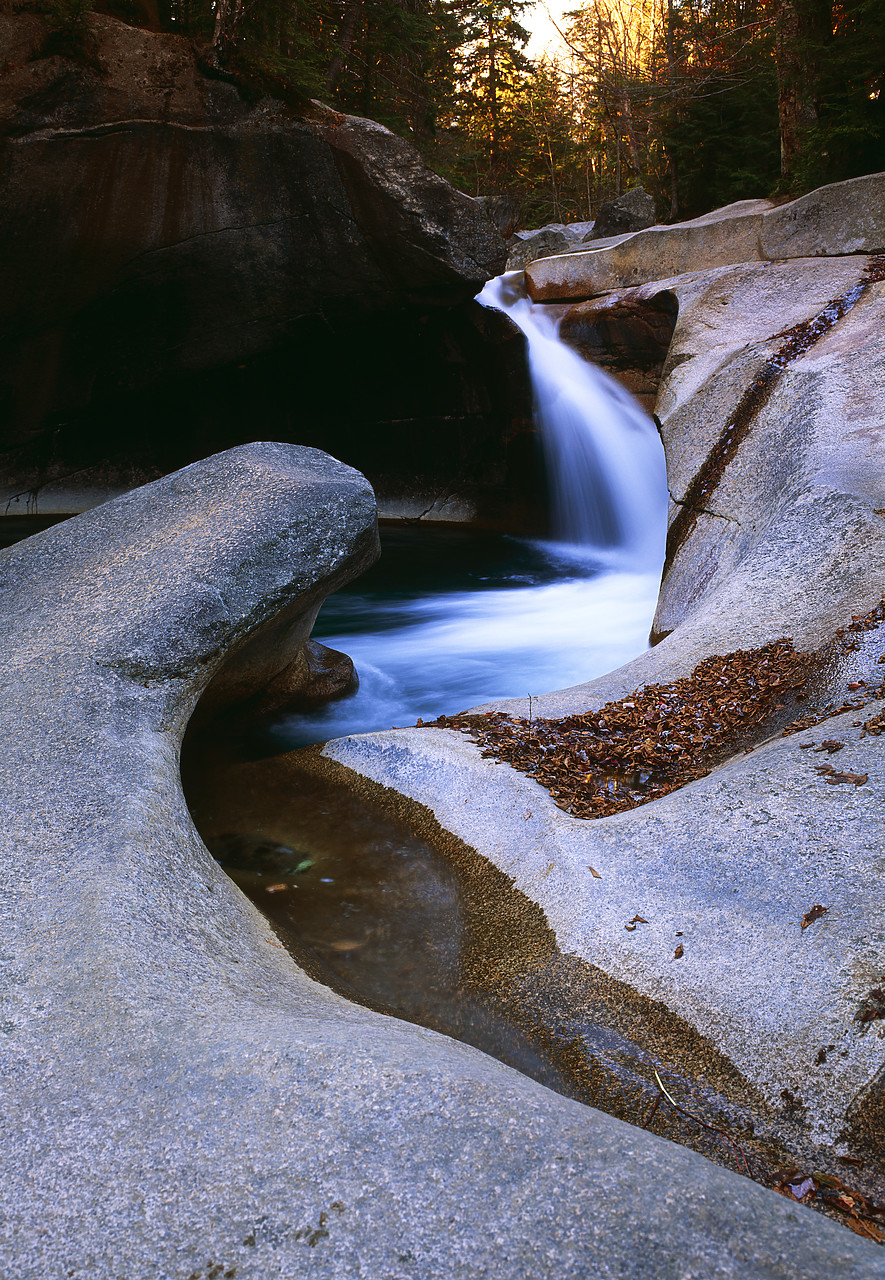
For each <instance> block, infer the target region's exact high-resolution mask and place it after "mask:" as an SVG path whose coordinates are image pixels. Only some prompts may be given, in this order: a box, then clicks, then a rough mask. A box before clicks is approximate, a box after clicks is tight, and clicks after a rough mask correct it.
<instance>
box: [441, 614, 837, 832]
mask: <svg viewBox="0 0 885 1280" xmlns="http://www.w3.org/2000/svg"><path fill="white" fill-rule="evenodd" d="M814 661H815V659H814V658H813V656H812V655H810V654H807V653H800V652H797V651H796V649H795V648H794V647H793V643H792V641H791V640H789V639H786V638H784V639H781V640H774V641H772V642H771V643H770V644H767V645H765V646H764V647H763V648H761V649H748V650H737V651H736V652H734V653H729V654H725V655H716V656H713V657H710V658H706V659H704V661H703V662H701V663H699V664H698V666H697V667H695V669H694V671H693V672H692V674H691V676H688V677H685V678H683V679H681V680H675V681H673V682H672V683H671V684H661V685H647V686H646V687H645V688H643V689H639V690H637V691H635V692H634V693H632V694H630V696H629V697H627V698H622V699H620V700H619V701H618V702H608V703H606V705H605V706H604V707H602V708H600V710H598V711H593V712H588V713H587V714H585V715H580V716H566V717H565V718H563V719H561V720H512V719H511V718H510V717H508V716H505V715H503V714H502V713H501V712H489V713H487V714H486V715H484V716H448V717H447V716H440V718H439V719H438V720H437V721H436V722H435V723H436V724H437V725H439V726H441V727H444V728H451V729H456V730H460V731H461V732H462V733H469V734H470V736H471V737H472V738H473V739H474V740H475V741H476V742H478V743H479V744H480V746H481V747H482V748H483V752H482V754H483V755H484V756H488V757H493V758H495V759H497V760H506V761H507V763H508V764H510V765H512V766H513V768H515V769H519V770H520V771H521V772H523V773H527V774H529V776H530V777H533V778H535V779H536V780H537V781H538V782H540V783H541V785H542V786H544V787H546V788H547V790H548V791H549V792H550V794H551V795H552V797H553V799H554V800H555V802H556V804H557V805H558V806H559V808H560V809H564V810H565V811H566V812H567V813H570V814H572V815H573V816H574V817H576V818H601V817H605V816H606V815H608V814H612V813H622V812H624V811H626V810H628V809H634V808H636V806H637V805H641V804H646V803H648V801H649V800H655V799H657V798H658V797H659V796H664V795H667V794H668V793H669V792H671V791H675V790H677V789H678V788H679V787H682V786H684V785H685V784H686V783H687V782H691V781H692V780H693V779H695V778H701V777H703V776H704V775H705V774H707V773H709V771H710V769H711V768H712V767H713V765H714V764H716V763H717V761H718V760H721V759H723V758H725V757H726V756H727V755H728V754H729V752H730V751H731V750H734V749H735V746H736V743H737V742H738V741H739V740H740V739H742V738H743V739H745V738H746V736H747V733H748V731H749V730H751V729H753V728H754V727H756V726H757V725H759V724H761V723H762V722H763V721H764V720H765V719H766V717H767V716H768V715H770V713H771V712H773V711H775V710H779V709H780V708H781V707H782V705H783V701H782V700H783V699H784V698H785V697H786V696H787V694H788V693H797V692H798V691H800V690H801V689H802V687H803V686H804V684H805V682H806V680H807V678H808V675H809V674H810V672H811V669H812V666H813V663H814Z"/></svg>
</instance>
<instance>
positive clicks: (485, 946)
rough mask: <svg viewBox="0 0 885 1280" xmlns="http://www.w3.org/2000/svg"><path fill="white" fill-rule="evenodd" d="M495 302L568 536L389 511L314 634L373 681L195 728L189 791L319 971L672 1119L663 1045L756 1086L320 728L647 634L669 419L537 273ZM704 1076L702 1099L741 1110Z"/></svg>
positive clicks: (522, 686)
mask: <svg viewBox="0 0 885 1280" xmlns="http://www.w3.org/2000/svg"><path fill="white" fill-rule="evenodd" d="M481 301H483V302H485V303H487V304H488V305H494V306H498V307H499V308H500V309H502V310H506V311H507V312H508V314H510V315H511V318H512V319H513V320H514V322H515V323H517V324H519V325H520V327H521V328H522V329H523V331H524V332H525V333H526V337H527V339H528V345H529V359H530V363H531V366H532V373H533V385H534V387H535V396H536V415H537V420H538V423H539V426H540V427H541V429H542V432H543V435H544V439H545V449H546V451H547V458H548V462H547V471H548V475H549V477H550V481H551V508H552V519H553V526H554V528H555V530H556V534H557V536H556V539H555V540H551V541H546V542H544V541H533V540H528V539H524V538H520V537H519V536H512V537H493V536H490V535H483V534H477V533H475V532H470V531H465V530H460V529H457V528H439V527H436V528H434V527H423V526H421V525H420V524H418V525H413V526H410V527H402V526H399V527H387V528H385V529H383V530H382V548H383V550H382V557H381V560H380V561H379V563H378V564H377V565H376V566H375V567H374V568H373V569H371V570H370V571H369V572H368V573H367V574H365V575H364V576H363V577H361V578H360V579H358V580H357V581H356V582H354V583H352V584H351V585H350V586H349V587H347V588H346V589H344V590H342V591H340V592H338V593H337V594H336V595H335V596H333V597H331V598H330V599H329V600H328V601H327V602H326V604H325V605H324V607H323V610H322V611H321V614H320V617H319V619H318V622H317V625H316V627H315V629H314V633H313V634H314V637H315V638H317V639H320V640H322V641H323V643H325V644H327V645H329V646H330V647H332V648H337V649H341V650H343V651H344V652H346V653H347V654H349V655H350V656H351V657H352V658H353V660H354V663H355V665H356V668H357V671H358V673H359V679H360V686H359V691H358V692H357V693H356V694H354V695H352V696H350V697H346V698H343V699H340V700H339V701H336V702H332V703H329V704H327V705H326V706H325V707H323V708H321V709H320V710H318V711H316V712H313V713H311V714H309V715H298V716H291V715H290V716H284V717H278V718H277V719H276V720H274V721H272V722H271V723H269V724H268V723H265V724H262V725H259V726H251V727H250V729H249V731H248V732H245V733H243V732H241V733H240V734H239V736H237V737H233V736H229V737H228V738H227V739H225V738H224V736H223V735H221V734H219V733H218V732H216V731H212V733H211V735H210V737H208V738H205V739H204V740H203V741H202V742H198V741H194V742H188V743H186V749H185V752H184V757H183V775H184V778H185V785H186V789H187V794H188V798H189V802H190V804H191V807H192V811H193V813H194V818H195V821H196V822H197V825H198V827H199V830H200V832H201V834H202V835H203V838H204V840H205V841H206V844H207V846H208V847H209V849H210V850H211V851H212V853H214V854H215V856H216V857H217V858H218V859H219V861H220V862H221V863H222V865H223V866H224V867H225V868H226V870H227V871H228V873H229V874H230V876H231V877H232V878H233V879H234V880H235V882H236V883H237V884H238V885H239V886H240V887H241V888H242V889H243V890H244V892H246V893H247V894H248V895H249V896H250V897H251V898H252V900H253V901H254V902H255V903H256V905H258V906H259V907H260V909H261V910H262V911H263V912H264V913H265V915H266V916H267V918H268V919H269V920H270V921H271V922H272V923H273V926H274V928H275V929H276V931H277V933H278V936H279V937H280V938H281V939H282V940H283V941H284V942H285V943H286V945H287V946H288V947H289V948H290V950H291V951H292V953H293V954H294V955H295V957H296V958H297V959H298V961H299V963H301V964H302V966H303V967H304V968H305V969H306V970H307V971H308V972H309V973H311V974H312V976H314V977H316V978H317V979H318V980H320V981H322V982H325V983H326V984H327V985H329V986H331V987H332V988H333V989H335V990H337V991H339V992H340V993H341V994H343V995H346V996H348V997H350V998H351V999H354V1000H357V1001H359V1002H361V1003H363V1004H366V1005H368V1006H369V1007H371V1008H374V1009H376V1010H378V1011H379V1012H383V1013H387V1014H392V1015H394V1016H397V1017H401V1018H405V1019H408V1020H410V1021H414V1022H418V1023H421V1024H422V1025H424V1026H427V1027H430V1028H432V1029H434V1030H436V1031H440V1032H442V1033H444V1034H448V1035H451V1036H453V1037H456V1038H458V1039H461V1040H464V1041H466V1042H467V1043H470V1044H473V1045H475V1046H476V1047H477V1048H480V1049H482V1050H484V1051H485V1052H487V1053H490V1054H493V1055H494V1056H496V1057H498V1058H500V1059H501V1060H502V1061H504V1062H506V1063H508V1064H510V1065H511V1066H514V1067H516V1068H517V1069H518V1070H520V1071H523V1072H524V1073H526V1074H528V1075H530V1076H532V1077H534V1078H535V1079H537V1080H539V1081H540V1082H542V1083H544V1084H546V1085H548V1086H549V1087H551V1088H554V1089H556V1090H558V1091H560V1092H563V1093H566V1094H568V1095H570V1096H572V1097H575V1098H579V1099H580V1100H582V1101H584V1102H593V1103H596V1104H597V1105H602V1106H605V1107H606V1108H607V1109H608V1110H612V1111H614V1112H615V1113H616V1114H622V1115H624V1116H625V1118H628V1119H632V1120H635V1121H637V1122H638V1121H639V1120H640V1119H641V1118H642V1116H643V1114H644V1113H645V1112H647V1111H648V1110H649V1107H650V1106H651V1105H654V1106H655V1127H656V1128H657V1129H658V1131H660V1132H668V1131H669V1130H668V1127H667V1126H668V1124H669V1125H670V1126H671V1128H672V1125H673V1124H674V1117H675V1113H672V1114H671V1115H670V1117H669V1120H668V1118H667V1116H666V1115H665V1109H661V1108H659V1107H658V1106H657V1103H656V1102H655V1099H657V1100H658V1102H659V1101H660V1097H661V1095H660V1093H659V1091H658V1089H657V1085H656V1083H655V1081H654V1071H653V1068H654V1061H653V1059H652V1057H651V1055H650V1053H649V1046H650V1045H651V1044H652V1043H654V1045H655V1046H656V1047H657V1050H658V1051H659V1050H660V1048H661V1047H662V1046H663V1047H664V1049H665V1052H666V1054H667V1061H668V1063H669V1064H671V1065H672V1064H676V1065H677V1066H678V1067H679V1070H680V1073H682V1072H683V1071H684V1076H682V1079H683V1082H684V1081H685V1080H687V1078H688V1077H689V1076H690V1075H691V1074H693V1072H694V1067H695V1066H696V1065H697V1064H698V1063H699V1062H701V1061H704V1062H705V1063H706V1068H707V1069H706V1077H705V1078H706V1079H707V1080H708V1081H709V1080H712V1079H715V1078H719V1079H720V1080H721V1081H722V1083H723V1085H724V1086H727V1087H725V1092H726V1093H727V1094H729V1095H730V1096H732V1097H736V1096H738V1095H739V1094H740V1083H739V1082H737V1084H736V1083H735V1082H734V1081H733V1080H731V1081H730V1077H729V1068H728V1067H727V1064H722V1063H719V1062H711V1061H710V1053H709V1051H708V1049H707V1048H706V1047H705V1046H704V1045H703V1044H701V1043H699V1042H698V1040H699V1038H698V1037H697V1036H696V1035H695V1034H694V1033H693V1032H692V1030H691V1029H690V1028H688V1027H685V1026H683V1025H682V1024H681V1023H680V1022H679V1020H678V1019H674V1018H673V1017H672V1016H671V1015H669V1014H667V1013H666V1011H664V1010H661V1009H660V1008H659V1007H658V1006H656V1005H654V1004H653V1002H649V1001H643V1000H642V999H640V998H638V997H635V993H628V992H626V991H622V990H621V989H620V988H619V987H618V985H617V984H615V983H612V982H611V981H610V980H609V979H608V978H606V976H605V975H604V974H601V973H599V972H597V971H595V970H593V969H592V967H591V966H588V965H586V964H584V962H582V961H579V960H577V959H576V958H575V957H568V956H564V955H562V954H561V953H560V952H559V950H558V948H557V946H556V943H555V939H554V938H553V935H552V934H551V932H550V930H549V928H548V926H547V924H546V921H545V919H544V916H543V913H542V912H541V910H540V909H539V908H538V907H536V906H535V905H534V904H532V903H531V902H530V901H529V900H528V899H527V898H525V897H524V895H522V894H521V893H519V892H518V891H517V890H516V889H515V888H514V886H513V885H512V883H511V882H510V881H509V879H508V878H507V877H506V876H504V875H503V874H502V873H501V872H499V871H498V870H497V869H496V868H495V867H493V866H492V865H491V864H490V863H488V862H487V861H486V860H485V859H483V858H481V857H480V856H479V855H478V854H476V853H475V852H474V851H473V850H469V849H466V848H464V847H463V846H461V845H460V844H459V842H458V841H457V840H455V839H454V837H451V836H450V835H449V834H448V833H446V832H444V831H442V829H440V828H439V827H438V826H437V824H436V823H435V820H433V818H432V815H430V814H429V811H427V810H423V809H422V808H421V806H418V805H410V804H409V803H408V802H406V801H405V800H403V798H402V797H397V796H395V795H394V794H393V793H390V792H386V793H385V792H383V789H379V788H373V786H372V784H369V783H366V782H365V781H364V780H361V779H358V778H357V777H356V775H352V774H349V773H348V771H346V770H341V769H340V768H339V767H338V766H334V765H332V764H331V763H330V762H328V761H326V760H325V759H324V758H323V757H322V754H321V752H320V751H319V750H318V749H317V748H315V747H311V746H310V745H309V744H312V743H319V742H322V741H324V740H327V739H329V738H332V737H337V736H341V735H343V734H348V733H355V732H366V731H372V730H377V729H389V728H390V727H391V726H407V725H413V724H415V722H416V720H417V719H418V718H419V717H420V718H422V719H424V720H428V719H433V718H435V717H436V716H437V715H439V714H441V713H446V714H453V713H455V712H457V711H461V710H464V709H466V708H468V707H471V706H475V705H477V704H479V703H482V702H486V701H490V700H493V699H498V698H504V697H510V696H525V695H526V694H531V695H534V694H539V693H543V692H546V691H548V690H550V689H555V688H562V687H565V686H568V685H572V684H576V683H579V682H581V681H585V680H589V679H591V678H593V677H594V676H597V675H601V674H603V673H604V672H606V671H609V670H611V669H613V668H614V667H617V666H619V665H621V664H622V663H624V662H625V661H627V660H629V659H630V658H631V657H633V656H635V655H636V654H637V653H639V652H641V651H642V650H643V649H644V648H645V647H646V646H647V643H648V640H647V637H648V634H649V629H650V625H651V620H652V616H653V612H654V607H655V600H656V595H657V589H658V580H659V575H660V568H661V564H662V561H663V550H664V545H663V544H664V530H665V513H666V485H665V476H664V466H663V456H662V451H661V446H660V442H659V440H658V437H657V433H656V431H655V428H654V425H653V424H652V422H651V421H650V420H649V419H648V418H647V417H646V416H645V415H644V414H643V413H642V411H641V410H640V409H639V408H638V406H636V405H635V404H634V403H633V402H632V401H631V400H630V398H629V397H628V396H627V395H626V393H625V392H623V390H622V389H621V388H620V387H618V386H617V384H614V383H612V381H611V380H610V379H609V378H607V376H606V375H604V374H602V373H601V372H600V371H599V370H596V369H593V368H592V367H590V366H588V365H587V364H586V363H585V362H584V361H582V360H581V359H580V357H578V356H577V355H576V354H575V353H574V352H572V351H570V350H568V349H567V348H566V347H564V346H563V345H562V344H561V343H560V342H559V340H558V338H557V336H556V332H555V326H554V325H553V324H552V322H551V321H549V320H548V319H547V317H546V315H545V314H544V313H543V311H540V312H539V310H538V309H537V308H533V307H532V306H531V304H530V303H528V302H527V300H526V299H524V298H523V297H521V295H520V293H519V289H518V281H517V280H516V279H515V278H514V277H503V278H502V279H500V280H498V281H493V282H491V284H490V285H489V286H487V289H486V290H485V291H484V293H483V295H481ZM299 747H301V748H304V749H303V750H300V751H293V748H299ZM729 1081H730V1082H729ZM693 1087H694V1088H695V1095H696V1105H697V1106H699V1107H701V1109H705V1108H706V1109H707V1110H709V1109H710V1107H713V1106H715V1107H716V1108H718V1107H720V1106H721V1105H722V1095H721V1094H719V1093H718V1092H717V1093H715V1094H713V1093H710V1094H709V1097H708V1096H707V1095H706V1094H704V1096H703V1097H702V1096H701V1094H698V1093H697V1090H698V1088H700V1086H698V1085H695V1086H693ZM697 1132H698V1133H701V1134H702V1135H703V1132H704V1131H703V1130H702V1129H698V1131H697ZM682 1140H686V1139H685V1136H684V1135H682ZM694 1145H697V1143H695V1144H694ZM720 1146H721V1144H720V1145H717V1142H716V1141H714V1142H713V1148H714V1150H713V1151H712V1152H711V1154H713V1155H714V1156H716V1155H717V1154H718V1155H721V1154H722V1151H721V1149H720ZM726 1154H728V1153H726Z"/></svg>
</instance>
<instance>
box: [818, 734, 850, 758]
mask: <svg viewBox="0 0 885 1280" xmlns="http://www.w3.org/2000/svg"><path fill="white" fill-rule="evenodd" d="M844 746H845V743H844V742H839V741H838V739H836V738H825V739H824V740H823V742H822V743H821V744H820V746H819V747H815V748H814V754H815V755H817V754H818V752H819V751H829V753H830V755H832V754H833V752H834V751H841V750H842V748H843V747H844Z"/></svg>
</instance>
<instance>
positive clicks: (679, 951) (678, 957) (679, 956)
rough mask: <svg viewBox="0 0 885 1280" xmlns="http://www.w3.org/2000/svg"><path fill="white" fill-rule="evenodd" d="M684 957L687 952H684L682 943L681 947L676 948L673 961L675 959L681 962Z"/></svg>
mask: <svg viewBox="0 0 885 1280" xmlns="http://www.w3.org/2000/svg"><path fill="white" fill-rule="evenodd" d="M684 955H685V952H684V950H683V948H682V943H681V942H680V944H679V946H678V947H677V948H676V950H675V951H674V952H673V959H674V960H681V959H682V957H683V956H684Z"/></svg>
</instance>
